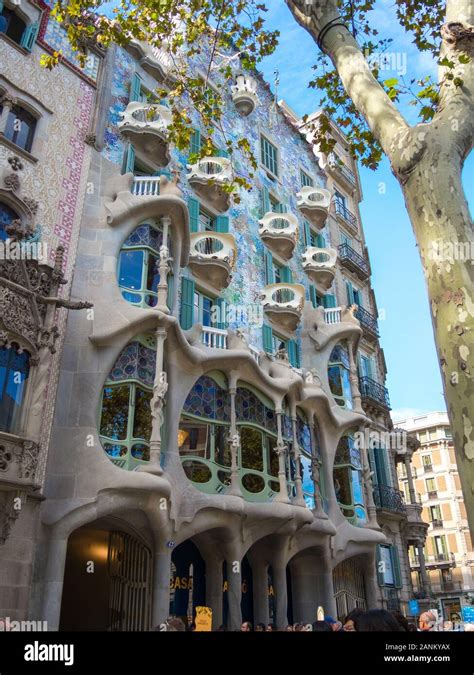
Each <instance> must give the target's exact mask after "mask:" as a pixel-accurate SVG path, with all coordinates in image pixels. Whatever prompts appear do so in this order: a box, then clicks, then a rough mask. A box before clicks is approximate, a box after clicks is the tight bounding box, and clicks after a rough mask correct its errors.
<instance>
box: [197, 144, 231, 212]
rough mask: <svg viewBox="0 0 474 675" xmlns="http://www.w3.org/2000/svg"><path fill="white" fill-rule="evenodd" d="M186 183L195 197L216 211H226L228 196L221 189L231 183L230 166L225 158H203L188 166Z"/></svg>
mask: <svg viewBox="0 0 474 675" xmlns="http://www.w3.org/2000/svg"><path fill="white" fill-rule="evenodd" d="M188 169H190V172H189V173H188V181H189V184H190V185H191V187H192V189H193V190H194V192H196V194H197V195H199V196H200V197H202V198H203V199H205V200H207V201H208V202H209V203H210V204H211V205H212V206H213V207H214V208H215V209H216V210H217V211H227V209H228V208H229V206H230V195H229V193H228V192H226V191H225V190H224V189H223V188H224V187H225V186H227V185H229V184H230V183H231V181H232V164H231V162H230V159H228V158H227V157H204V158H203V159H199V160H198V161H197V162H196V164H192V165H191V166H188Z"/></svg>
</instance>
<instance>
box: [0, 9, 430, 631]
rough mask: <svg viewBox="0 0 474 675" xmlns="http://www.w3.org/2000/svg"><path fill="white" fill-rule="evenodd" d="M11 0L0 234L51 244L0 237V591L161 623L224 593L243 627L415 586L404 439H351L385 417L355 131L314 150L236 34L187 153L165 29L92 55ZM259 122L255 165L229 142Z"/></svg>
mask: <svg viewBox="0 0 474 675" xmlns="http://www.w3.org/2000/svg"><path fill="white" fill-rule="evenodd" d="M1 9H2V14H1V18H2V24H1V26H2V32H1V33H0V59H1V62H2V75H1V76H0V94H1V100H2V108H1V117H0V147H1V162H2V164H1V171H2V173H1V178H0V182H1V185H0V209H1V230H0V234H1V237H2V241H6V240H7V239H8V238H10V239H13V240H14V241H16V242H19V243H21V242H24V243H25V242H30V243H31V242H33V241H36V242H41V244H43V248H42V250H43V252H44V255H43V256H42V258H41V260H21V261H13V260H7V259H5V260H1V261H0V293H1V296H0V303H1V308H2V311H1V317H0V338H1V341H2V346H1V348H0V369H1V370H0V382H1V386H2V400H1V415H0V421H1V427H0V570H1V575H0V578H1V586H0V616H8V617H11V618H12V619H13V620H24V619H26V618H30V619H37V620H41V621H47V624H48V628H49V630H56V629H86V630H112V631H114V630H148V629H149V628H150V627H151V626H155V625H156V624H158V623H160V622H161V621H163V620H164V619H166V617H168V616H169V615H170V614H173V615H177V616H183V617H187V616H191V615H192V614H193V608H194V607H196V606H200V605H201V606H202V605H206V606H209V607H211V608H212V610H213V627H214V628H217V627H218V626H220V625H221V624H226V625H227V626H228V627H229V628H230V629H234V630H235V629H238V628H239V627H240V624H241V621H242V620H253V621H255V622H265V623H267V622H269V621H272V622H274V623H275V624H276V625H277V626H278V627H284V626H285V625H286V624H287V623H288V622H291V623H292V622H295V621H304V622H308V621H313V620H315V617H316V610H317V607H318V606H320V605H321V606H323V607H324V611H325V613H326V614H329V615H333V616H338V617H340V618H342V617H344V616H345V615H346V614H347V613H348V611H350V610H351V609H352V608H353V607H355V606H360V607H368V608H369V607H385V608H387V607H388V608H389V609H398V608H401V609H402V610H405V611H406V609H407V602H408V600H409V598H410V597H412V589H411V586H410V584H411V580H410V575H409V566H408V558H407V549H408V546H409V545H410V542H412V540H413V537H417V538H420V537H421V538H422V537H423V536H424V534H425V532H426V529H424V527H423V524H422V523H421V518H420V514H419V512H418V511H417V508H415V506H416V505H414V508H413V509H411V510H410V508H409V509H408V510H407V505H405V503H404V501H403V499H402V497H401V494H400V492H399V490H398V487H397V480H396V471H395V461H396V460H397V461H404V457H403V453H401V454H400V452H399V448H398V449H397V448H394V449H393V448H391V447H387V446H386V445H384V444H383V443H379V444H376V446H375V447H370V448H366V447H365V446H364V444H361V443H358V442H357V437H358V436H357V435H359V436H360V435H361V434H366V433H367V432H368V431H370V432H372V433H373V434H375V435H377V434H378V435H379V436H380V437H382V438H383V434H387V432H388V431H390V429H391V428H392V425H391V421H390V416H389V411H390V404H389V399H388V393H387V390H386V389H385V386H384V380H385V375H386V367H385V361H384V357H383V352H382V350H381V348H380V346H379V343H378V335H379V334H378V324H377V307H376V303H375V297H374V293H373V291H372V287H371V284H370V276H371V270H370V263H369V258H368V254H367V250H366V246H365V240H364V233H363V229H362V223H361V220H360V214H359V210H358V204H359V202H360V200H361V198H362V192H361V186H360V182H359V178H358V173H357V167H356V165H355V164H354V162H353V160H352V159H351V157H350V155H349V153H348V149H347V145H346V143H345V139H344V136H343V135H342V134H341V133H340V131H339V130H338V129H337V128H336V127H334V130H333V133H334V136H335V138H336V140H337V146H336V148H335V152H334V154H333V155H332V156H330V157H325V156H324V155H321V154H320V153H318V152H317V149H316V148H314V147H313V144H312V142H311V133H310V131H309V129H308V128H307V127H305V124H303V123H302V122H301V121H299V120H298V119H297V117H296V116H295V114H294V113H293V112H292V111H291V110H290V109H289V108H288V106H286V105H285V104H284V103H283V102H279V103H277V102H276V101H275V99H274V96H273V94H272V92H271V90H270V88H269V86H268V85H267V84H266V83H265V82H264V81H263V79H262V78H261V76H260V75H259V74H258V73H253V74H250V73H245V72H242V71H241V70H239V64H238V63H237V62H235V59H234V60H233V61H232V64H233V67H234V78H233V81H232V82H231V83H226V84H225V87H226V89H225V92H226V93H225V98H226V100H225V111H224V118H223V121H222V129H216V133H215V136H214V143H215V146H216V153H215V156H213V157H210V158H206V159H204V160H200V161H198V162H197V163H195V164H193V165H191V164H189V154H190V153H192V152H196V151H197V150H199V147H200V144H201V142H202V140H203V138H202V133H201V131H200V128H199V120H198V116H197V115H195V117H194V119H193V125H194V126H193V129H194V131H193V136H192V141H191V147H190V148H189V150H187V151H186V152H179V151H178V150H177V149H176V148H175V147H172V146H171V145H170V143H169V141H168V134H167V127H168V126H169V123H170V111H169V108H168V107H167V105H166V101H161V102H158V101H156V100H155V99H154V98H153V92H154V91H155V90H156V88H157V87H163V86H165V87H166V83H167V81H169V79H170V78H172V77H173V72H172V64H171V61H170V59H169V56H168V55H167V53H166V51H165V50H156V49H155V50H152V49H151V48H150V47H149V46H148V45H146V44H141V43H140V44H139V43H132V44H131V45H130V46H129V47H128V48H127V49H126V50H125V49H122V48H119V47H112V48H109V49H108V50H107V51H106V52H104V51H101V50H100V49H98V48H97V47H96V46H94V44H93V43H91V47H90V54H89V58H88V59H87V62H86V67H85V68H80V67H79V64H78V62H77V60H76V58H75V55H74V53H72V52H71V50H70V48H69V47H68V45H67V42H66V40H65V34H64V31H63V30H62V28H61V27H60V26H59V25H58V24H57V23H55V22H54V21H53V20H52V19H50V16H49V14H50V8H49V6H48V5H47V4H46V3H44V2H43V1H42V0H38V2H35V3H33V2H30V1H29V0H20V2H19V3H18V2H16V3H12V2H10V1H9V0H5V1H4V3H3V4H2V5H1ZM54 50H62V53H63V58H62V61H61V63H60V65H59V66H58V67H57V68H55V69H54V70H53V71H51V72H50V71H47V70H45V69H43V68H41V66H40V63H39V60H40V55H41V54H42V53H43V52H46V53H51V52H52V51H54ZM195 66H196V71H197V72H200V70H204V68H205V50H204V53H203V54H202V64H200V63H199V62H197V63H196V64H195ZM218 77H219V73H217V74H216V80H215V81H214V82H212V81H211V82H209V86H210V87H212V86H216V85H218V84H219V81H218ZM314 118H315V120H316V121H317V115H315V116H314ZM18 120H20V123H18ZM240 137H245V138H247V139H248V140H249V143H250V145H251V147H252V150H253V152H254V153H255V156H256V157H257V158H258V163H259V165H258V170H257V171H256V173H255V175H254V176H253V177H252V176H251V172H250V168H249V166H248V160H247V159H246V158H245V157H244V156H243V155H241V154H240V153H239V152H238V151H234V152H233V153H232V155H231V156H230V155H229V154H228V153H227V152H226V151H224V149H223V148H225V147H226V141H227V140H237V139H238V138H240ZM234 171H235V172H237V173H238V174H239V175H243V176H245V177H247V179H248V180H249V182H250V183H251V189H250V190H249V191H246V190H241V191H240V193H239V196H240V198H241V201H240V202H239V203H235V202H233V200H232V198H231V197H230V196H229V194H228V193H227V192H226V191H225V190H224V189H223V187H225V186H226V185H228V184H229V183H230V181H231V180H232V175H233V172H234Z"/></svg>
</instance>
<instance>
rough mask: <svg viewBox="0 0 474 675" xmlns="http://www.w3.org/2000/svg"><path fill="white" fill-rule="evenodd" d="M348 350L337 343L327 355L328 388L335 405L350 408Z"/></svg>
mask: <svg viewBox="0 0 474 675" xmlns="http://www.w3.org/2000/svg"><path fill="white" fill-rule="evenodd" d="M349 375H350V365H349V351H348V348H347V346H345V345H342V344H338V345H336V346H335V347H334V349H333V350H332V352H331V356H330V357H329V367H328V377H329V388H330V389H331V393H332V395H333V396H334V399H335V401H336V403H337V405H340V406H341V408H348V409H349V410H352V392H351V382H350V377H349Z"/></svg>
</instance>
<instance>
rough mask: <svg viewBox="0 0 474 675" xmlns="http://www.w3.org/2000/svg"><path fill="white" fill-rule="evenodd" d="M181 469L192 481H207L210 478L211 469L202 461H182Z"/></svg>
mask: <svg viewBox="0 0 474 675" xmlns="http://www.w3.org/2000/svg"><path fill="white" fill-rule="evenodd" d="M183 469H184V473H185V474H186V476H187V477H188V478H189V480H190V481H192V482H193V483H208V482H209V481H210V480H211V477H212V474H211V470H210V468H209V467H208V466H206V464H204V463H203V462H196V461H194V460H186V461H185V462H183Z"/></svg>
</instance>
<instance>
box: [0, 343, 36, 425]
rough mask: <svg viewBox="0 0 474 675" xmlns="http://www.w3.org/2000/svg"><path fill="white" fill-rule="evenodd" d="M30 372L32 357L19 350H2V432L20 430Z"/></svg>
mask: <svg viewBox="0 0 474 675" xmlns="http://www.w3.org/2000/svg"><path fill="white" fill-rule="evenodd" d="M29 372H30V355H29V354H28V352H24V351H20V350H19V348H16V347H15V346H12V347H10V348H8V349H7V348H6V347H1V348H0V393H1V402H0V431H6V432H9V433H15V432H17V431H19V429H20V423H21V413H22V408H23V403H24V400H25V392H26V385H27V380H28V375H29Z"/></svg>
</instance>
